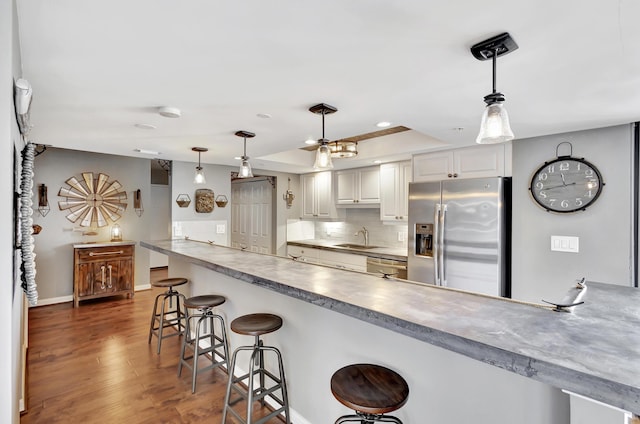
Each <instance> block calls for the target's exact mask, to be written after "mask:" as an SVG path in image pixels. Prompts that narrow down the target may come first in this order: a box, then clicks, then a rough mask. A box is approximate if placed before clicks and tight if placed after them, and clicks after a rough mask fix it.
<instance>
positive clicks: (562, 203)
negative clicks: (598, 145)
mask: <svg viewBox="0 0 640 424" xmlns="http://www.w3.org/2000/svg"><path fill="white" fill-rule="evenodd" d="M563 144H564V145H566V146H567V147H568V148H569V154H568V155H560V154H559V153H558V151H559V149H560V146H562V145H563ZM572 155H573V145H572V144H571V143H569V142H568V141H564V142H562V143H560V144H558V145H557V146H556V158H555V159H551V160H549V161H545V163H543V164H542V165H540V167H539V168H538V169H537V170H536V171H535V172H534V173H533V176H532V177H531V183H530V185H529V191H530V192H531V196H532V197H533V200H535V201H536V203H538V205H540V206H541V207H543V208H544V209H545V210H546V211H547V212H558V213H571V212H577V211H584V210H586V209H587V207H589V206H590V205H592V204H593V203H594V202H595V201H596V200H598V197H599V196H600V193H601V192H602V188H603V187H604V185H605V183H604V181H603V179H602V174H600V171H599V170H598V168H596V166H595V165H594V164H592V163H590V162H588V161H587V160H585V159H584V158H577V157H573V156H572Z"/></svg>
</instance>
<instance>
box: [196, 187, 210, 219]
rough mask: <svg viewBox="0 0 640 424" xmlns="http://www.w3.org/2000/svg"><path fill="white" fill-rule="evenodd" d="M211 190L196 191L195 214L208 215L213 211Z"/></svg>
mask: <svg viewBox="0 0 640 424" xmlns="http://www.w3.org/2000/svg"><path fill="white" fill-rule="evenodd" d="M213 198H214V194H213V190H210V189H208V188H199V189H197V190H196V212H198V213H209V212H212V211H213Z"/></svg>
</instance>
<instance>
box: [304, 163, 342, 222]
mask: <svg viewBox="0 0 640 424" xmlns="http://www.w3.org/2000/svg"><path fill="white" fill-rule="evenodd" d="M300 185H301V187H302V218H338V217H339V216H338V211H337V210H336V207H335V204H334V202H333V191H332V185H331V171H324V172H316V173H313V174H303V175H301V176H300Z"/></svg>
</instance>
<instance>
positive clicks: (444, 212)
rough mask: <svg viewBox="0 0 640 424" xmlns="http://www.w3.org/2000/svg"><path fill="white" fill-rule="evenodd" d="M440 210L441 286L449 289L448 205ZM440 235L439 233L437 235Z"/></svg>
mask: <svg viewBox="0 0 640 424" xmlns="http://www.w3.org/2000/svg"><path fill="white" fill-rule="evenodd" d="M440 209H441V210H442V212H441V213H440V216H441V219H442V222H441V224H440V233H439V235H440V242H439V244H440V249H438V250H439V251H440V267H439V268H440V285H441V286H442V287H447V273H446V268H445V266H444V229H445V226H446V223H447V205H446V204H444V205H442V206H440ZM436 234H438V233H436Z"/></svg>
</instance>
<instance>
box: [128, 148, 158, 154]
mask: <svg viewBox="0 0 640 424" xmlns="http://www.w3.org/2000/svg"><path fill="white" fill-rule="evenodd" d="M133 151H135V152H138V153H142V154H144V155H159V154H160V152H156V151H155V150H146V149H133Z"/></svg>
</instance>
